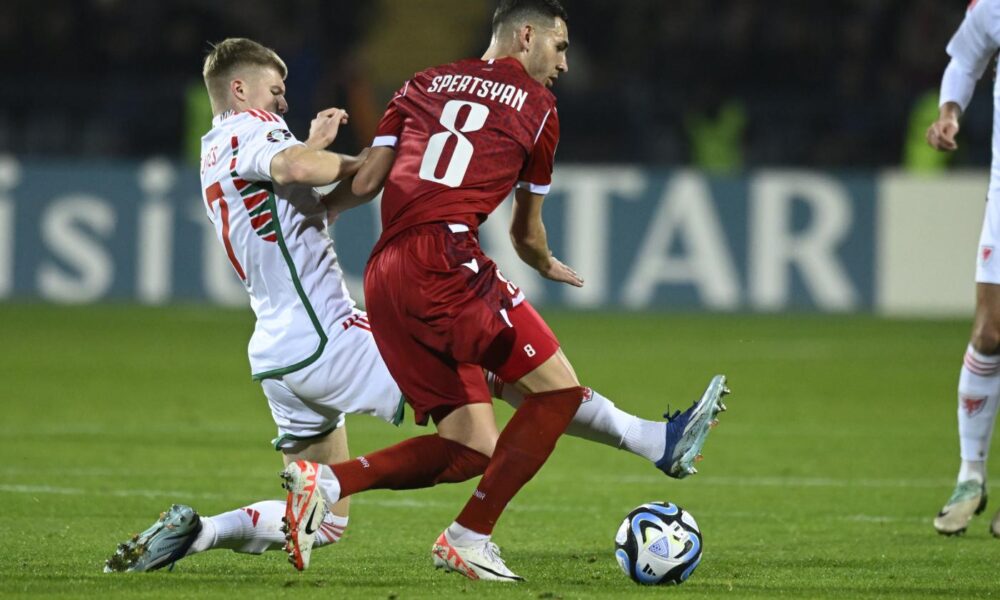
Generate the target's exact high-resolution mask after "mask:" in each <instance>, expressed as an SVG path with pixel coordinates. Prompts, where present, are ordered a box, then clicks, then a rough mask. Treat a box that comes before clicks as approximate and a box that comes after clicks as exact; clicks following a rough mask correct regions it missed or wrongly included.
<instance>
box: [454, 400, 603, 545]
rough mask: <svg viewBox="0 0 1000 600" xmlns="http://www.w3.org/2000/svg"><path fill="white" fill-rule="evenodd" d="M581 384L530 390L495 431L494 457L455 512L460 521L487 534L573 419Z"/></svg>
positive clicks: (550, 451)
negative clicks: (561, 387)
mask: <svg viewBox="0 0 1000 600" xmlns="http://www.w3.org/2000/svg"><path fill="white" fill-rule="evenodd" d="M585 392H586V388H582V387H575V388H567V389H564V390H556V391H554V392H545V393H542V394H530V395H528V396H525V397H524V402H523V403H522V404H521V407H520V408H518V409H517V411H516V412H515V413H514V416H513V417H511V419H510V422H508V423H507V426H506V427H504V429H503V431H502V432H500V438H499V439H498V440H497V445H496V449H495V450H494V451H493V458H492V459H491V460H490V463H489V466H487V467H486V473H485V474H484V475H483V478H482V480H480V482H479V487H477V488H476V491H475V493H474V494H473V495H472V498H469V502H468V503H466V505H465V508H463V509H462V513H461V514H460V515H458V519H456V521H458V524H459V525H462V526H463V527H467V528H469V529H471V530H473V531H475V532H478V533H484V534H490V533H492V532H493V527H494V525H496V522H497V519H499V518H500V513H502V512H503V509H504V508H505V507H506V506H507V503H508V502H510V499H511V498H513V497H514V495H515V494H517V492H518V490H520V489H521V487H522V486H524V484H526V483H528V481H529V480H530V479H531V478H532V477H534V476H535V473H537V472H538V470H539V469H541V468H542V465H543V464H545V461H546V459H548V457H549V455H550V454H552V450H553V449H554V448H555V447H556V440H558V439H559V436H560V435H562V433H563V432H564V431H566V427H567V426H568V425H569V422H570V421H571V420H572V419H573V415H575V414H576V411H577V409H578V408H580V401H581V400H582V399H583V396H584V393H585Z"/></svg>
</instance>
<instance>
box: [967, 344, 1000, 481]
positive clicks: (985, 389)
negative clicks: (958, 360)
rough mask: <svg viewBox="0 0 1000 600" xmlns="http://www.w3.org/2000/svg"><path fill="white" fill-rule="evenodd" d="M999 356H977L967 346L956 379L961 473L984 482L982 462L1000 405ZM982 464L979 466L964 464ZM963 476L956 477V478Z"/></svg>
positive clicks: (984, 458)
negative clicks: (959, 372)
mask: <svg viewBox="0 0 1000 600" xmlns="http://www.w3.org/2000/svg"><path fill="white" fill-rule="evenodd" d="M998 396H1000V356H987V355H985V354H980V353H979V352H976V350H975V349H974V348H973V347H972V345H971V344H970V345H969V347H968V349H967V350H966V351H965V360H964V362H963V364H962V372H961V375H960V376H959V378H958V437H959V444H960V447H961V454H962V471H964V472H965V474H967V475H970V477H972V478H976V477H975V475H976V474H977V473H978V474H979V477H978V478H979V479H982V478H985V461H986V458H987V456H988V454H989V451H990V438H992V437H993V425H994V423H995V421H996V416H997V407H998V404H1000V399H998ZM967 462H968V463H984V464H983V465H981V466H982V468H979V465H974V464H969V465H966V463H967ZM961 477H962V473H960V474H959V478H961Z"/></svg>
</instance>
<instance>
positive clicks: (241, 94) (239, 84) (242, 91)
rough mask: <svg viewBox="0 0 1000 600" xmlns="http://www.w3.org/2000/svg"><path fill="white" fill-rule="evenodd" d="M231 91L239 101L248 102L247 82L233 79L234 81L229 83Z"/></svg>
mask: <svg viewBox="0 0 1000 600" xmlns="http://www.w3.org/2000/svg"><path fill="white" fill-rule="evenodd" d="M229 91H230V92H231V93H232V94H233V96H235V97H236V98H237V99H238V100H246V99H247V86H246V82H245V81H243V80H242V79H233V80H232V81H230V82H229Z"/></svg>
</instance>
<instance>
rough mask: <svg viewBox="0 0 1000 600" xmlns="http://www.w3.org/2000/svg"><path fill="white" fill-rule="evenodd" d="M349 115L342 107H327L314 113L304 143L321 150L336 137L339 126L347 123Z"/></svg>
mask: <svg viewBox="0 0 1000 600" xmlns="http://www.w3.org/2000/svg"><path fill="white" fill-rule="evenodd" d="M348 117H349V115H348V114H347V111H346V110H344V109H342V108H328V109H326V110H323V111H320V112H318V113H316V118H315V119H313V120H312V123H311V124H310V125H309V139H308V140H306V145H307V146H309V147H310V148H313V149H316V150H322V149H324V148H326V147H327V146H329V145H330V144H332V143H333V140H335V139H337V132H338V131H340V126H341V125H344V124H346V123H347V120H348Z"/></svg>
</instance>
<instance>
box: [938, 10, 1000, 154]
mask: <svg viewBox="0 0 1000 600" xmlns="http://www.w3.org/2000/svg"><path fill="white" fill-rule="evenodd" d="M998 34H1000V2H997V1H995V0H981V1H980V2H978V3H974V4H973V5H972V7H971V8H970V9H969V10H968V12H967V13H966V16H965V19H964V20H963V21H962V25H961V26H960V27H959V28H958V31H956V32H955V35H954V36H952V38H951V41H950V42H949V43H948V55H949V56H951V61H950V62H949V63H948V66H947V68H945V71H944V75H943V76H942V78H941V95H940V101H939V110H938V118H937V119H936V120H935V121H934V122H933V123H931V125H930V127H928V128H927V143H928V144H930V146H931V147H932V148H935V149H937V150H941V151H949V152H950V151H953V150H955V149H957V148H958V144H957V143H956V142H955V136H957V135H958V130H959V119H960V118H961V116H962V113H963V112H964V111H965V109H966V107H967V106H968V105H969V101H970V100H971V99H972V94H973V92H974V91H975V89H976V82H977V81H978V80H979V78H980V77H982V76H983V72H984V71H985V70H986V67H987V66H988V65H989V62H990V59H991V58H992V56H993V55H994V54H995V53H996V51H997V48H998V46H1000V44H998V41H997V40H998Z"/></svg>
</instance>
